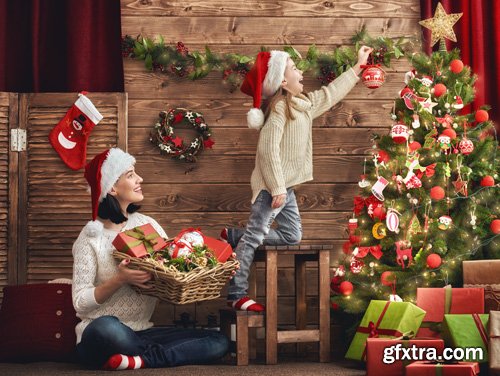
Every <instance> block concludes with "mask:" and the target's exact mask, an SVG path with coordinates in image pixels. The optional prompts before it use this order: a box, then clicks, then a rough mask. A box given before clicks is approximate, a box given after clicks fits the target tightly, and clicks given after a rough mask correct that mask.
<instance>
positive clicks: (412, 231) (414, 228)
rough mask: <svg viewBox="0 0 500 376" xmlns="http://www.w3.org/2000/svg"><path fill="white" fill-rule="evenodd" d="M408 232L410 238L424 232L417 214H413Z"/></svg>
mask: <svg viewBox="0 0 500 376" xmlns="http://www.w3.org/2000/svg"><path fill="white" fill-rule="evenodd" d="M407 231H408V236H409V237H410V238H411V237H413V236H414V235H416V234H419V233H421V232H422V226H421V225H420V221H419V220H418V217H417V215H416V214H413V217H412V218H411V219H410V223H409V224H408V230H407Z"/></svg>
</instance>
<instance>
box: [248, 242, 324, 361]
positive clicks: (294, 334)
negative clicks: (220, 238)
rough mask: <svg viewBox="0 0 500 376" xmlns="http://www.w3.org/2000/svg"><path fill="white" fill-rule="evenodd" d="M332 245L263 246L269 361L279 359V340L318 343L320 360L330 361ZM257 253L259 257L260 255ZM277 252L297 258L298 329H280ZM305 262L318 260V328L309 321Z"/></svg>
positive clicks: (296, 295) (296, 304)
mask: <svg viewBox="0 0 500 376" xmlns="http://www.w3.org/2000/svg"><path fill="white" fill-rule="evenodd" d="M330 250H331V246H330V245H294V246H261V247H259V248H258V250H257V253H256V260H259V259H260V258H261V257H262V256H264V257H265V263H266V311H265V318H266V319H265V321H266V322H265V324H266V363H267V364H276V363H277V362H278V343H299V342H319V361H320V362H328V361H330V304H329V303H330V283H329V281H330ZM257 255H258V256H257ZM278 255H294V259H295V326H296V328H295V330H280V331H278ZM306 261H317V262H318V279H319V281H318V290H319V291H318V301H319V317H318V323H319V328H318V329H309V330H308V329H305V328H306V324H307V304H306V279H307V278H306Z"/></svg>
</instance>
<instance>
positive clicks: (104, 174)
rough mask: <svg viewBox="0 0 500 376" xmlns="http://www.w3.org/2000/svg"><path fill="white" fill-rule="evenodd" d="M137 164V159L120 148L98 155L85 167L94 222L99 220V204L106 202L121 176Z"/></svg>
mask: <svg viewBox="0 0 500 376" xmlns="http://www.w3.org/2000/svg"><path fill="white" fill-rule="evenodd" d="M134 164H135V158H134V157H133V156H131V155H130V154H129V153H126V152H124V151H123V150H121V149H118V148H112V149H109V150H106V151H103V152H102V153H101V154H98V155H96V156H95V157H94V159H92V160H91V161H90V162H89V163H87V165H86V166H85V173H84V176H85V179H86V180H87V183H88V184H89V187H90V192H91V196H92V220H94V221H95V220H96V218H97V209H98V208H99V203H100V202H101V201H102V200H104V198H105V197H106V195H107V194H108V193H109V191H110V190H111V188H113V185H115V183H116V182H117V180H118V179H119V178H120V176H121V175H122V174H123V173H125V172H127V170H128V169H129V168H130V167H131V166H133V165H134Z"/></svg>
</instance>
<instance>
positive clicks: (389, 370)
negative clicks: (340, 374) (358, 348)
mask: <svg viewBox="0 0 500 376" xmlns="http://www.w3.org/2000/svg"><path fill="white" fill-rule="evenodd" d="M398 344H400V345H401V346H397V345H398ZM393 346H397V347H394V348H393V349H392V350H390V348H391V347H393ZM402 348H405V349H406V348H408V349H409V350H406V351H405V353H403V350H402ZM414 348H415V349H417V348H433V349H435V354H431V353H434V351H433V350H425V351H424V350H413V349H414ZM443 350H444V341H443V340H442V339H435V338H412V339H409V340H404V339H391V338H368V339H367V340H366V375H367V376H379V375H384V376H401V375H404V370H405V366H406V365H407V364H409V363H410V362H411V361H413V360H415V359H414V354H416V356H418V357H420V355H422V356H421V359H422V360H431V358H432V359H435V356H436V355H441V354H442V353H443ZM408 351H409V353H408ZM396 352H398V353H399V356H398V358H399V359H401V360H396V359H395V357H396ZM402 355H403V356H402ZM408 355H409V356H411V359H406V358H407V357H408ZM427 357H429V358H427ZM390 358H392V359H390ZM391 360H393V362H392V363H390V364H389V363H386V362H385V361H391Z"/></svg>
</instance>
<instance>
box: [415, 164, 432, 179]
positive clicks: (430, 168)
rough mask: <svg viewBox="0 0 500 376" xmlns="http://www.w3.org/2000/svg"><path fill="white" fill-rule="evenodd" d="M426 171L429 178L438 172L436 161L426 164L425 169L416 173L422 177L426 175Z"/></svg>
mask: <svg viewBox="0 0 500 376" xmlns="http://www.w3.org/2000/svg"><path fill="white" fill-rule="evenodd" d="M424 173H425V176H427V177H428V178H430V177H431V176H433V175H434V174H435V173H436V163H433V164H430V165H429V166H426V167H425V170H424V171H417V173H416V174H415V175H417V178H419V179H421V178H422V176H424Z"/></svg>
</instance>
